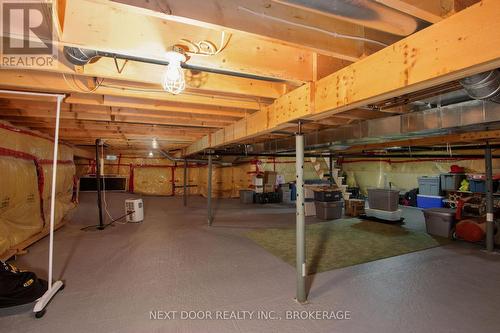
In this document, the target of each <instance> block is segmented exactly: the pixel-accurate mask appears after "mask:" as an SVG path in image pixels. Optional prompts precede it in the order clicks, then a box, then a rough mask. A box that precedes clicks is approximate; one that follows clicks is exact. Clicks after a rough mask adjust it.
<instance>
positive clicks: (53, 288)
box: [0, 90, 65, 318]
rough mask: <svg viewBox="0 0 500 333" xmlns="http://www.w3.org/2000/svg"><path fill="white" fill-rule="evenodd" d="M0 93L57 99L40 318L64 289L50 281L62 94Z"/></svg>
mask: <svg viewBox="0 0 500 333" xmlns="http://www.w3.org/2000/svg"><path fill="white" fill-rule="evenodd" d="M0 93H6V94H14V95H31V96H44V97H55V98H56V99H57V108H56V128H55V133H54V155H53V161H52V190H51V191H52V192H51V197H50V200H51V202H50V231H49V272H48V273H49V277H48V289H47V291H46V292H45V294H43V296H42V297H40V298H39V299H38V300H37V301H36V304H35V307H34V308H33V312H34V313H35V317H36V318H41V317H42V316H43V315H44V314H45V308H46V306H47V304H49V302H50V301H51V299H52V298H53V297H54V296H55V294H56V293H57V292H58V291H59V290H62V289H64V283H63V282H62V281H55V282H54V283H52V274H53V266H54V260H53V259H54V226H55V222H54V220H55V207H56V184H57V160H58V150H59V119H60V116H61V102H62V100H63V98H64V97H65V96H64V95H59V94H45V93H35V92H27V91H13V90H0Z"/></svg>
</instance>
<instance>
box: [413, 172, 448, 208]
mask: <svg viewBox="0 0 500 333" xmlns="http://www.w3.org/2000/svg"><path fill="white" fill-rule="evenodd" d="M418 192H419V194H418V195H417V207H419V208H438V207H443V199H444V197H442V196H441V181H440V177H439V176H423V177H418Z"/></svg>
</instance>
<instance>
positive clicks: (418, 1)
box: [375, 0, 454, 23]
mask: <svg viewBox="0 0 500 333" xmlns="http://www.w3.org/2000/svg"><path fill="white" fill-rule="evenodd" d="M375 1H376V2H378V3H381V4H383V5H386V6H388V7H391V8H394V9H397V10H399V11H400V12H403V13H406V14H409V15H412V16H414V17H418V18H419V19H422V20H424V21H427V22H430V23H437V22H439V21H441V20H442V19H443V16H445V15H446V14H448V12H449V11H451V10H452V8H453V6H451V4H452V2H453V1H454V0H431V1H428V0H423V1H422V0H375Z"/></svg>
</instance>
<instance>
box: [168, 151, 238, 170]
mask: <svg viewBox="0 0 500 333" xmlns="http://www.w3.org/2000/svg"><path fill="white" fill-rule="evenodd" d="M159 152H160V154H162V155H163V157H165V158H166V159H167V160H169V161H172V162H182V163H184V162H192V163H203V164H207V163H208V160H201V159H192V158H188V159H186V158H183V157H174V156H172V155H170V154H169V153H167V152H166V151H164V150H161V149H160V150H159ZM212 163H215V164H219V165H221V166H232V165H233V164H232V163H228V162H222V161H214V160H212Z"/></svg>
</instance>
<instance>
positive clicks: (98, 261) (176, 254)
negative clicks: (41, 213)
mask: <svg viewBox="0 0 500 333" xmlns="http://www.w3.org/2000/svg"><path fill="white" fill-rule="evenodd" d="M129 197H133V196H132V195H129V194H123V193H113V194H108V196H107V201H108V203H109V206H110V207H112V208H113V209H111V214H112V215H113V216H120V215H122V214H123V208H122V207H123V201H124V199H125V198H129ZM144 202H145V214H146V218H145V221H144V223H142V224H127V225H119V224H117V225H116V226H115V227H111V228H108V229H106V230H105V231H87V232H83V231H80V228H81V227H83V226H85V225H88V224H94V223H96V218H95V217H96V214H97V213H96V208H95V194H82V196H81V204H80V205H79V207H78V208H77V209H76V210H75V211H74V214H73V216H72V218H71V222H70V223H68V224H67V225H66V226H65V227H64V228H62V229H61V230H60V231H58V232H57V233H56V243H55V253H56V256H55V276H56V277H59V278H61V279H63V280H65V281H66V289H65V290H64V291H62V292H61V293H60V294H58V295H57V296H56V298H55V299H54V300H53V302H52V303H51V304H50V305H49V308H48V311H47V314H46V315H45V317H43V318H42V319H35V318H34V317H33V315H32V313H31V312H30V311H31V309H32V305H26V306H20V307H16V308H11V309H0V328H1V331H2V332H4V333H6V332H51V333H53V332H72V333H77V332H174V331H175V332H234V331H236V332H278V331H286V332H426V333H428V332H497V331H499V330H500V316H499V315H498V302H499V300H500V256H499V255H497V254H487V253H485V252H483V251H481V250H480V248H478V247H476V246H472V245H469V244H465V243H454V244H452V245H449V246H445V247H439V248H433V249H429V250H425V251H420V252H416V253H411V254H407V255H403V256H399V257H393V258H388V259H383V260H379V261H375V262H370V263H366V264H361V265H357V266H352V267H347V268H343V269H338V270H334V271H329V272H325V273H320V274H318V275H316V276H314V279H313V280H312V281H311V290H310V295H309V299H310V303H309V304H307V305H299V304H296V303H295V302H294V300H293V297H294V294H295V270H294V267H291V266H289V265H288V264H286V263H285V262H283V261H281V260H280V259H278V258H276V257H274V256H273V255H271V254H270V253H268V252H266V251H265V250H263V249H262V248H261V247H259V246H258V245H256V244H254V243H253V242H252V241H250V240H248V239H247V238H245V237H244V236H243V232H245V231H246V230H249V229H252V228H263V227H293V226H294V222H295V214H294V209H293V208H288V207H284V206H281V205H241V204H239V202H238V201H237V200H217V201H216V207H217V209H216V212H215V214H216V217H215V224H214V226H213V227H212V228H209V227H207V226H206V210H205V200H204V199H203V198H201V197H193V198H190V201H189V207H188V208H184V207H182V199H181V198H168V197H144ZM405 216H406V217H407V220H408V226H409V227H411V228H423V219H422V216H421V213H420V211H418V210H406V211H405ZM308 222H309V223H311V222H317V220H315V219H314V218H312V219H308ZM47 244H48V241H47V239H44V240H42V241H40V242H38V243H37V244H35V245H33V246H32V247H30V249H29V253H28V254H27V255H24V256H22V257H19V259H18V261H17V264H18V265H19V266H20V267H24V268H28V269H30V270H34V271H35V272H37V273H38V274H39V275H40V276H42V277H46V263H47V259H46V258H47ZM155 310H159V311H178V313H177V314H176V318H177V319H163V320H151V319H150V311H155ZM191 310H195V311H213V312H211V314H212V315H213V316H215V315H216V312H215V311H224V310H227V311H240V312H239V314H240V316H242V315H243V312H241V311H268V312H265V313H266V314H268V315H271V316H273V317H281V320H279V319H276V320H262V319H255V318H254V319H251V320H250V319H227V320H183V319H181V318H180V317H181V315H182V314H183V313H181V311H191ZM304 310H306V311H315V310H321V311H328V313H329V314H330V312H331V311H349V312H350V318H351V319H350V320H332V319H327V318H323V319H314V320H312V319H298V320H288V319H286V314H287V311H304ZM219 314H220V312H219ZM226 314H227V315H230V314H231V313H226ZM302 314H303V313H302ZM337 314H338V313H337ZM256 315H257V314H256V313H254V316H256ZM170 316H172V315H171V314H170Z"/></svg>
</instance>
